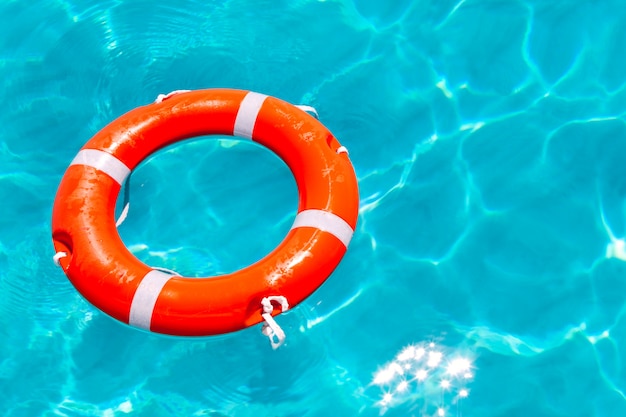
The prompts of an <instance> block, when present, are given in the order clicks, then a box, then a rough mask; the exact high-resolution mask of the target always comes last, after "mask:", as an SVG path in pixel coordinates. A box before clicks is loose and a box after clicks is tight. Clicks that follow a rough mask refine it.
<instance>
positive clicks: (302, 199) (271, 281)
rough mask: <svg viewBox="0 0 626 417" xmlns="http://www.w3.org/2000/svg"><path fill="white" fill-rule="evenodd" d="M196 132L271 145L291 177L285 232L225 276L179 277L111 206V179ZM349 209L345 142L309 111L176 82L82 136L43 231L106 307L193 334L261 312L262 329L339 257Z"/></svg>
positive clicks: (151, 326) (243, 323)
mask: <svg viewBox="0 0 626 417" xmlns="http://www.w3.org/2000/svg"><path fill="white" fill-rule="evenodd" d="M200 135H234V136H240V137H243V138H248V139H252V140H254V141H255V142H258V143H260V144H262V145H264V146H266V147H268V148H269V149H271V150H272V151H274V152H275V153H276V154H277V155H278V156H279V157H280V158H282V159H283V160H284V161H285V163H287V165H288V166H289V168H290V169H291V171H292V173H293V175H294V177H295V179H296V183H297V186H298V190H299V205H298V213H297V215H296V218H295V221H294V224H293V226H292V228H291V230H290V231H289V233H288V234H287V236H286V237H285V239H284V240H283V242H282V243H281V244H280V245H279V246H278V247H277V248H276V249H275V250H274V251H272V252H271V253H270V254H268V255H267V256H266V257H265V258H263V259H261V260H260V261H258V262H257V263H255V264H253V265H251V266H248V267H246V268H244V269H241V270H239V271H236V272H234V273H231V274H227V275H222V276H217V277H211V278H185V277H181V276H177V275H173V274H169V273H166V272H163V271H161V270H159V269H154V268H151V267H149V266H147V265H145V264H143V263H142V262H140V261H139V260H138V259H137V258H136V257H135V256H134V255H132V254H131V253H130V252H129V250H128V249H127V248H126V247H125V245H124V244H123V243H122V241H121V239H120V237H119V234H118V233H117V230H116V225H115V220H114V211H115V205H116V200H117V196H118V194H119V191H120V187H121V184H122V183H123V182H124V180H125V178H126V177H127V176H128V175H129V174H130V172H131V171H132V170H133V169H134V168H135V167H136V166H137V165H138V164H139V163H140V162H141V161H142V160H143V159H145V158H146V157H147V156H149V155H150V154H152V153H153V152H155V151H157V150H158V149H160V148H163V147H164V146H167V145H170V144H172V143H175V142H177V141H180V140H182V139H185V138H190V137H194V136H200ZM357 213H358V190H357V182H356V177H355V174H354V170H353V168H352V165H351V163H350V160H349V159H348V156H347V152H346V149H345V148H344V147H342V146H341V145H340V144H339V142H338V141H337V139H335V137H334V136H333V135H332V134H331V133H330V132H329V131H328V130H327V129H326V128H325V127H324V126H323V125H322V124H321V123H320V122H319V121H317V120H316V119H315V118H314V117H312V116H311V115H309V114H307V113H306V112H305V111H303V110H301V109H299V108H297V107H296V106H293V105H291V104H288V103H286V102H284V101H281V100H279V99H276V98H273V97H268V96H265V95H262V94H258V93H253V92H246V91H239V90H228V89H216V90H199V91H191V92H186V91H185V92H174V93H171V94H169V95H167V96H160V97H159V99H157V102H156V103H154V104H150V105H147V106H143V107H139V108H137V109H135V110H132V111H130V112H129V113H127V114H125V115H123V116H122V117H120V118H118V119H117V120H115V121H113V122H112V123H111V124H109V125H108V126H106V127H105V128H104V129H102V130H101V131H100V132H98V133H97V134H96V135H95V136H94V137H93V138H92V139H91V140H90V141H89V142H87V144H85V146H84V147H83V148H82V149H81V150H80V152H79V153H78V155H76V157H75V158H74V160H73V161H72V163H71V164H70V166H69V168H68V169H67V171H66V173H65V175H64V177H63V179H62V181H61V184H60V186H59V190H58V192H57V196H56V200H55V202H54V210H53V215H52V237H53V242H54V247H55V250H56V252H57V255H56V256H55V260H56V261H57V263H58V264H59V265H60V266H61V267H62V269H63V271H64V272H65V274H66V275H67V276H68V278H69V279H70V281H71V282H72V284H73V285H74V286H75V287H76V289H77V290H78V291H79V292H80V293H81V294H82V295H83V296H84V297H85V298H86V299H87V300H88V301H90V302H91V303H93V304H94V305H95V306H96V307H98V308H99V309H101V310H102V311H104V312H105V313H107V314H109V315H111V316H113V317H114V318H116V319H118V320H120V321H122V322H125V323H128V324H130V325H132V326H136V327H140V328H144V329H147V330H151V331H153V332H158V333H166V334H172V335H196V336H201V335H213V334H220V333H227V332H232V331H236V330H240V329H243V328H245V327H248V326H251V325H253V324H256V323H259V322H261V321H262V320H263V319H264V318H266V321H268V323H270V326H271V323H272V322H273V320H272V318H271V315H273V314H277V313H278V312H279V310H277V311H274V312H273V313H272V309H273V308H272V307H273V306H272V302H274V305H275V306H276V307H278V305H279V304H280V306H281V307H282V309H283V310H285V309H287V308H288V304H291V305H296V304H298V303H300V302H301V301H302V300H304V299H305V298H306V297H308V296H309V295H310V294H311V293H312V292H313V291H315V290H316V289H317V288H318V287H319V286H320V285H321V284H322V283H323V282H324V281H325V280H326V278H328V276H329V275H330V274H331V273H332V271H333V270H334V269H335V267H336V266H337V265H338V263H339V262H340V260H341V258H342V256H343V254H344V253H345V251H346V247H347V245H348V243H349V242H350V239H351V237H352V234H353V231H354V228H355V226H356V219H357ZM262 316H263V317H262ZM268 318H269V320H267V319H268ZM274 324H275V322H274ZM272 328H273V327H272Z"/></svg>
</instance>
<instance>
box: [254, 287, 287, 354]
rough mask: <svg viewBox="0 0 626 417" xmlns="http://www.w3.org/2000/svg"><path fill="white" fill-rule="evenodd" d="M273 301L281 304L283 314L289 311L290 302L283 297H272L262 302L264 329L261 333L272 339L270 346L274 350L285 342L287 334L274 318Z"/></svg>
mask: <svg viewBox="0 0 626 417" xmlns="http://www.w3.org/2000/svg"><path fill="white" fill-rule="evenodd" d="M272 301H276V302H277V303H279V304H280V307H281V309H282V310H283V313H284V312H285V311H287V310H289V302H288V301H287V299H286V298H285V297H283V296H282V295H273V296H270V297H265V298H264V299H262V300H261V305H262V306H263V314H261V317H263V320H265V323H263V328H262V329H261V331H262V332H263V334H264V335H265V336H267V337H269V339H270V344H271V345H272V349H274V350H276V349H278V348H279V347H280V346H281V345H282V344H283V343H284V342H285V337H286V336H285V332H284V331H283V329H281V328H280V326H279V325H278V323H276V320H274V317H272V311H274V306H273V305H272Z"/></svg>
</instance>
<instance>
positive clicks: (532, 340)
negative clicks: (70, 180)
mask: <svg viewBox="0 0 626 417" xmlns="http://www.w3.org/2000/svg"><path fill="white" fill-rule="evenodd" d="M158 3H159V4H155V2H151V1H132V2H130V1H129V2H120V1H104V0H102V1H93V0H69V1H62V0H56V1H55V0H46V1H44V0H36V1H33V2H24V1H20V2H18V1H5V2H2V3H1V5H0V21H2V23H3V24H2V25H0V83H1V86H2V88H1V89H0V91H1V92H2V93H1V94H2V98H3V100H2V103H3V109H2V111H1V112H0V201H1V202H2V203H1V204H0V293H1V296H0V340H1V343H0V410H2V411H1V412H0V414H2V415H5V416H10V417H17V416H106V417H109V416H124V415H137V416H155V417H160V416H211V417H226V416H228V417H239V416H245V417H247V416H254V417H260V416H268V417H275V416H316V417H317V416H353V415H359V416H378V415H380V414H384V415H385V416H439V415H444V416H465V417H470V416H472V417H495V416H534V417H562V416H567V417H588V416H594V417H599V416H603V417H605V416H606V417H618V416H624V415H626V353H625V352H626V175H625V174H626V165H625V164H624V162H623V161H624V155H626V123H625V111H626V75H625V73H624V68H626V54H625V53H624V52H625V51H626V9H624V7H623V3H622V2H621V1H618V0H613V1H610V0H604V1H602V0H600V1H582V0H571V1H568V0H561V1H557V0H555V1H539V0H535V1H531V0H523V1H522V0H519V1H513V0H511V1H495V0H493V1H492V0H481V1H470V0H467V1H458V2H455V1H444V0H430V1H426V0H417V1H394V2H382V1H374V0H369V1H347V0H346V1H343V0H336V1H334V0H327V1H312V0H295V1H276V0H272V1H269V0H267V1H266V0H261V1H255V2H252V1H242V0H231V1H206V0H205V1H161V2H158ZM208 87H232V88H242V89H250V90H254V91H259V92H263V93H266V94H270V95H274V96H277V97H280V98H282V99H285V100H288V101H290V102H293V103H302V104H309V105H313V106H315V107H316V108H317V110H318V111H319V113H320V115H321V120H322V122H323V123H325V124H326V125H327V126H328V127H329V128H330V129H331V130H332V131H333V132H334V133H335V135H336V136H337V137H338V138H339V140H340V141H341V142H342V144H343V145H345V146H346V147H347V148H348V149H349V150H350V157H351V159H352V162H353V164H354V166H355V170H356V172H357V175H358V178H359V185H360V191H361V215H360V223H359V225H358V229H357V231H356V233H355V237H354V239H353V241H352V244H351V246H350V250H349V251H348V253H347V255H346V257H345V258H344V260H343V262H342V263H341V265H340V266H339V268H338V269H337V271H336V272H335V273H334V274H333V275H332V276H331V278H330V279H329V280H328V281H327V282H326V283H325V284H324V285H323V286H322V287H321V288H320V289H319V290H318V291H317V292H315V293H314V294H313V295H312V296H311V297H310V298H309V299H307V300H306V301H305V302H304V303H302V304H301V305H300V306H298V307H297V308H295V309H293V310H291V311H289V312H288V313H287V314H283V315H281V316H279V317H278V321H279V323H280V324H281V326H282V327H283V329H284V330H285V331H286V333H287V342H286V344H285V345H284V346H283V347H281V348H280V349H278V350H277V351H272V350H271V349H270V347H269V345H268V342H267V340H266V338H265V337H263V336H262V335H261V333H260V329H259V327H258V326H257V327H253V328H251V329H247V330H244V331H241V332H238V333H236V334H231V335H226V336H221V337H212V338H202V339H178V338H173V337H163V336H158V335H152V334H148V333H145V332H142V331H138V330H135V329H132V328H129V327H127V326H124V325H122V324H120V323H118V322H115V321H113V320H111V319H110V318H108V317H106V316H104V315H103V314H101V313H100V312H98V311H97V310H96V309H94V308H93V307H91V306H90V305H89V304H88V303H87V302H85V301H84V300H83V299H82V298H81V296H80V295H79V294H78V293H77V292H76V291H75V290H74V289H73V287H72V286H71V284H70V283H69V282H68V281H67V279H66V278H65V276H64V275H63V273H62V272H61V271H60V270H59V269H58V268H56V267H55V266H54V265H53V263H52V261H51V256H52V255H53V248H52V245H51V238H50V214H51V206H52V203H53V200H54V195H55V192H56V188H57V186H58V183H59V181H60V179H61V176H62V174H63V172H64V170H65V168H66V167H67V165H68V164H69V162H70V161H71V160H72V158H73V157H74V155H75V154H76V152H77V151H78V149H79V148H80V147H81V146H82V144H83V143H84V142H86V141H87V140H88V139H89V138H90V137H91V136H92V135H93V134H94V133H95V132H97V131H98V130H99V129H100V128H102V127H103V126H104V125H105V124H106V123H108V122H109V121H111V120H113V119H114V118H115V117H117V116H119V115H121V114H123V113H124V112H126V111H128V110H130V109H132V108H134V107H136V106H139V105H143V104H146V103H149V102H151V101H153V100H154V99H155V97H156V96H157V95H158V94H160V93H166V92H169V91H171V90H175V89H195V88H208ZM295 208H296V189H295V185H294V182H293V180H292V178H291V175H290V173H289V171H288V169H287V168H286V167H285V166H284V164H282V162H280V161H279V160H278V159H277V158H276V157H274V156H273V155H272V154H271V153H270V152H269V151H267V150H265V149H263V148H260V147H258V146H256V145H254V144H251V143H248V142H240V141H232V140H227V139H224V138H222V139H220V140H209V139H202V140H197V141H191V142H187V143H185V144H183V145H180V146H176V147H172V148H168V149H166V150H163V151H161V152H159V153H158V154H156V155H155V156H153V157H152V158H151V159H150V160H148V161H146V162H145V163H143V164H142V165H141V166H140V167H139V168H138V170H137V171H136V172H135V173H134V174H133V178H132V181H131V210H130V214H129V217H128V219H127V221H126V222H125V223H124V224H123V225H122V226H121V227H120V233H121V235H122V237H123V239H124V240H125V242H126V244H127V245H128V246H129V247H131V248H132V250H133V251H134V252H135V253H136V255H137V256H138V257H140V258H141V259H143V260H145V261H146V262H148V263H150V264H151V265H155V266H163V267H167V268H172V269H176V270H177V271H179V272H181V273H185V274H188V275H193V274H195V275H199V276H200V275H208V274H217V273H222V272H228V271H233V270H236V269H238V268H240V267H242V266H245V265H247V264H249V263H251V262H254V261H255V260H256V259H259V258H260V257H262V256H263V255H264V254H265V253H267V252H268V251H270V250H271V249H272V248H273V247H274V246H275V245H276V244H277V243H278V242H279V241H280V240H281V239H282V237H283V236H284V234H285V233H286V231H287V230H288V229H289V227H290V224H291V222H292V221H293V218H294V216H295Z"/></svg>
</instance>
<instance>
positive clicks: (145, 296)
mask: <svg viewBox="0 0 626 417" xmlns="http://www.w3.org/2000/svg"><path fill="white" fill-rule="evenodd" d="M173 277H175V275H172V274H168V273H166V272H162V271H157V270H156V269H153V270H152V271H150V272H148V273H147V274H146V275H145V276H144V277H143V279H142V280H141V282H140V283H139V286H138V287H137V291H135V296H134V297H133V301H132V303H131V304H130V315H129V317H128V324H130V325H131V326H135V327H139V328H141V329H145V330H150V322H151V321H152V312H153V311H154V306H155V304H156V302H157V299H158V298H159V294H161V291H162V290H163V287H164V286H165V284H166V283H167V281H169V280H170V279H172V278H173Z"/></svg>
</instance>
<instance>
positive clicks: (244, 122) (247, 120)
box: [233, 91, 267, 139]
mask: <svg viewBox="0 0 626 417" xmlns="http://www.w3.org/2000/svg"><path fill="white" fill-rule="evenodd" d="M266 98H267V96H266V95H265V94H260V93H255V92H252V91H250V92H249V93H248V94H246V96H245V97H244V98H243V100H241V104H240V105H239V111H238V112H237V117H236V118H235V128H234V129H233V135H234V136H240V137H242V138H246V139H252V132H253V131H254V125H255V124H256V118H257V116H258V115H259V111H261V106H262V105H263V102H264V101H265V99H266Z"/></svg>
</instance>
